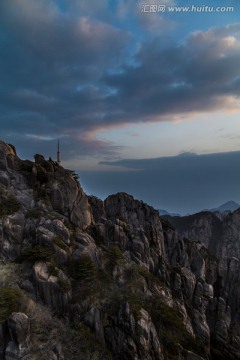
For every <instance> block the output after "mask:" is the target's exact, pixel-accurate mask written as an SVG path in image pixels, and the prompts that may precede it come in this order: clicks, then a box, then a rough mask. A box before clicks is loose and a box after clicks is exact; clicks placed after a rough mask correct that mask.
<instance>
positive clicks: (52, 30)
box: [0, 0, 240, 158]
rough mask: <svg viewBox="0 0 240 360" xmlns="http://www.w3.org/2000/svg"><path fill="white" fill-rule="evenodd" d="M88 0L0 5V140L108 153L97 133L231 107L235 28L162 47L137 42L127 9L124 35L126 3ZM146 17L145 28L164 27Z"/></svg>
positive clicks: (238, 50)
mask: <svg viewBox="0 0 240 360" xmlns="http://www.w3.org/2000/svg"><path fill="white" fill-rule="evenodd" d="M94 3H95V2H94V1H93V2H91V3H87V2H86V1H82V2H79V1H75V0H74V1H71V2H67V1H61V2H60V1H57V0H49V1H47V0H42V1H39V0H14V1H8V0H2V1H1V5H0V6H1V11H0V42H1V48H0V68H1V70H2V71H1V75H0V110H1V132H2V137H3V138H5V139H7V140H8V139H11V137H12V138H13V137H14V136H15V137H17V136H18V137H19V138H18V139H16V141H19V143H20V141H22V140H20V138H22V139H24V137H25V135H26V134H32V135H35V136H36V137H38V136H42V137H43V138H45V137H46V136H50V137H51V138H54V139H55V138H57V137H58V136H60V135H61V136H65V137H66V138H68V137H71V139H72V140H71V142H72V146H73V148H74V154H75V151H76V154H77V153H78V150H77V149H79V151H81V154H86V153H88V154H93V155H94V154H95V153H97V152H98V153H99V154H103V155H106V154H107V155H108V154H109V153H114V154H115V153H116V152H117V151H118V149H119V148H118V147H115V146H114V144H113V143H109V142H106V141H105V142H104V141H100V140H99V139H98V138H97V135H96V134H97V131H98V129H107V128H113V127H117V126H122V125H123V124H128V123H134V122H148V121H152V122H153V121H163V120H172V121H174V119H175V118H176V116H178V117H180V116H181V115H184V114H185V115H187V114H191V113H194V112H195V113H196V112H203V111H215V110H219V109H229V110H230V109H238V107H239V94H240V77H239V73H240V63H239V56H240V41H239V35H240V24H234V25H229V26H225V27H219V28H214V29H210V30H209V31H205V32H196V33H192V34H190V35H189V36H188V37H187V38H186V39H185V40H184V41H183V42H182V43H181V44H175V45H173V44H166V43H164V44H163V42H162V39H161V37H160V35H159V34H157V37H156V36H155V37H152V36H147V37H145V40H144V41H143V40H142V39H143V38H142V39H139V38H138V37H137V30H138V29H139V26H140V25H139V24H140V22H139V17H140V16H142V14H140V12H139V13H138V15H137V14H136V11H137V10H136V9H135V12H134V16H135V18H134V19H135V22H133V23H131V26H128V31H126V30H125V29H124V26H123V19H122V20H121V12H122V14H123V13H124V11H125V13H126V11H128V10H129V9H133V7H136V6H135V5H136V4H135V3H134V2H133V1H131V2H130V5H129V3H128V2H127V1H122V2H121V6H120V5H119V6H116V8H115V9H114V8H113V9H112V10H111V9H110V5H109V4H110V3H109V2H107V1H105V0H104V1H102V2H100V3H99V4H96V6H95V7H94V6H93V5H94ZM118 4H120V2H119V3H118ZM112 6H113V5H112ZM120 7H121V9H120ZM120 10H121V11H120ZM138 10H139V9H138ZM111 11H112V13H113V18H111V17H110V15H109V14H111ZM98 12H99V13H98ZM98 14H99V16H98ZM137 16H138V17H137ZM128 18H130V15H128ZM152 19H154V21H153V23H154V24H155V25H154V26H158V21H160V22H161V21H165V18H160V16H159V17H155V15H154V17H152ZM121 21H122V22H121ZM142 21H143V22H144V21H145V22H148V20H147V18H146V17H145V18H144V20H143V18H142ZM114 22H115V24H118V25H114ZM153 23H152V24H153ZM145 25H146V24H145ZM148 26H149V24H148V25H146V27H148ZM152 26H153V25H152ZM143 28H144V26H143ZM148 30H149V29H148ZM133 64H134V65H133ZM136 64H137V65H136ZM90 133H91V135H92V136H89V134H90ZM86 134H87V135H88V136H86ZM28 141H33V138H31V139H30V138H28ZM34 141H37V140H36V138H35V140H34ZM30 144H31V142H30V143H29V147H30V146H31V145H30ZM32 144H33V143H32ZM34 144H36V143H34ZM34 146H35V145H34ZM66 156H69V158H71V157H72V156H73V155H72V153H71V151H70V150H69V152H67V153H66ZM76 156H77V155H76Z"/></svg>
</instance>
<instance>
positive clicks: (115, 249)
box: [0, 142, 240, 360]
mask: <svg viewBox="0 0 240 360" xmlns="http://www.w3.org/2000/svg"><path fill="white" fill-rule="evenodd" d="M208 216H209V218H208ZM204 219H205V220H204ZM204 219H202V220H201V221H202V222H203V223H204V224H205V225H204V226H203V227H202V226H200V225H199V228H201V229H203V228H204V230H201V231H199V232H198V231H193V229H192V227H191V226H190V227H189V228H187V227H186V228H183V226H182V227H179V230H178V231H176V230H175V229H174V227H173V226H172V225H171V224H170V223H169V222H168V221H167V220H164V219H161V218H160V217H159V214H158V211H156V210H154V209H153V208H152V207H150V206H148V205H147V204H145V203H143V202H141V201H138V200H135V199H134V198H133V197H132V196H130V195H128V194H125V193H118V194H116V195H111V196H109V197H108V198H107V199H106V200H105V201H102V200H100V199H98V198H96V197H87V196H86V194H85V193H84V191H83V190H82V188H81V186H80V184H79V182H78V180H77V177H76V175H75V174H74V172H72V171H70V170H66V169H64V168H63V167H61V166H60V165H59V164H58V163H56V162H54V161H52V160H51V159H50V160H45V159H44V158H43V157H42V156H41V155H35V161H34V162H32V161H28V160H21V159H19V158H18V156H17V154H16V150H15V148H14V147H13V146H12V145H8V144H6V143H4V142H0V259H1V260H0V359H2V360H14V359H24V360H28V359H29V360H30V359H31V360H32V359H36V360H38V359H39V360H40V359H41V360H42V359H46V360H60V359H62V360H63V359H66V360H81V359H85V360H86V359H89V360H90V359H96V360H97V359H109V360H110V359H114V360H115V359H116V360H118V359H119V360H120V359H121V360H124V359H126V360H140V359H141V360H142V359H146V360H167V359H179V360H180V359H181V360H201V359H219V360H220V359H222V360H223V359H240V352H239V346H240V323H239V322H240V314H239V299H240V297H239V294H238V293H239V291H240V290H239V289H240V287H239V274H240V272H239V267H240V260H239V248H240V246H239V245H238V244H239V234H240V232H239V224H240V212H235V213H233V214H232V215H231V216H230V217H226V218H224V219H219V218H217V217H214V214H211V215H209V214H208V213H207V214H206V218H204ZM199 221H200V220H199ZM190 223H191V222H189V224H190ZM197 224H198V223H196V227H198V225H197ZM189 229H190V230H189ZM187 231H188V233H186V232H187ZM189 231H191V234H190V233H189ZM199 234H201V235H199ZM190 235H191V236H190ZM233 238H234V240H233Z"/></svg>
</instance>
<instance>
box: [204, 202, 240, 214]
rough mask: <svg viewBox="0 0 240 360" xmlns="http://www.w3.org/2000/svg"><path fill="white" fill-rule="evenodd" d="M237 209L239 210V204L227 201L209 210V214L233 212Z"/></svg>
mask: <svg viewBox="0 0 240 360" xmlns="http://www.w3.org/2000/svg"><path fill="white" fill-rule="evenodd" d="M238 208H240V204H238V203H236V202H235V201H227V202H226V203H224V204H222V205H220V206H219V207H217V208H213V209H210V210H209V211H211V212H215V211H219V212H224V211H235V210H237V209H238Z"/></svg>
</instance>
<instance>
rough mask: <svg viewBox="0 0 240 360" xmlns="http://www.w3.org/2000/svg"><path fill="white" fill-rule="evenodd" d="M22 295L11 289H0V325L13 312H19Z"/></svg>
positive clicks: (18, 291) (17, 290)
mask: <svg viewBox="0 0 240 360" xmlns="http://www.w3.org/2000/svg"><path fill="white" fill-rule="evenodd" d="M21 297H22V293H21V291H20V290H19V289H16V288H11V287H3V288H0V324H2V323H4V322H5V321H6V320H7V319H8V317H9V316H10V315H11V313H12V312H14V311H19V309H20V301H21Z"/></svg>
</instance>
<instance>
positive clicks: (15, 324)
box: [8, 312, 30, 350]
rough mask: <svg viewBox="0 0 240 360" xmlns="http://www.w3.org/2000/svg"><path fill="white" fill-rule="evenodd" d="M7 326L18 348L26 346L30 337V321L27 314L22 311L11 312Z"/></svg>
mask: <svg viewBox="0 0 240 360" xmlns="http://www.w3.org/2000/svg"><path fill="white" fill-rule="evenodd" d="M8 328H9V331H10V335H11V338H12V340H13V341H14V342H15V343H16V344H17V345H18V347H19V349H20V350H21V349H22V348H27V347H28V345H29V339H30V322H29V319H28V316H27V315H26V314H23V313H16V312H14V313H12V314H11V316H10V317H9V319H8Z"/></svg>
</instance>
